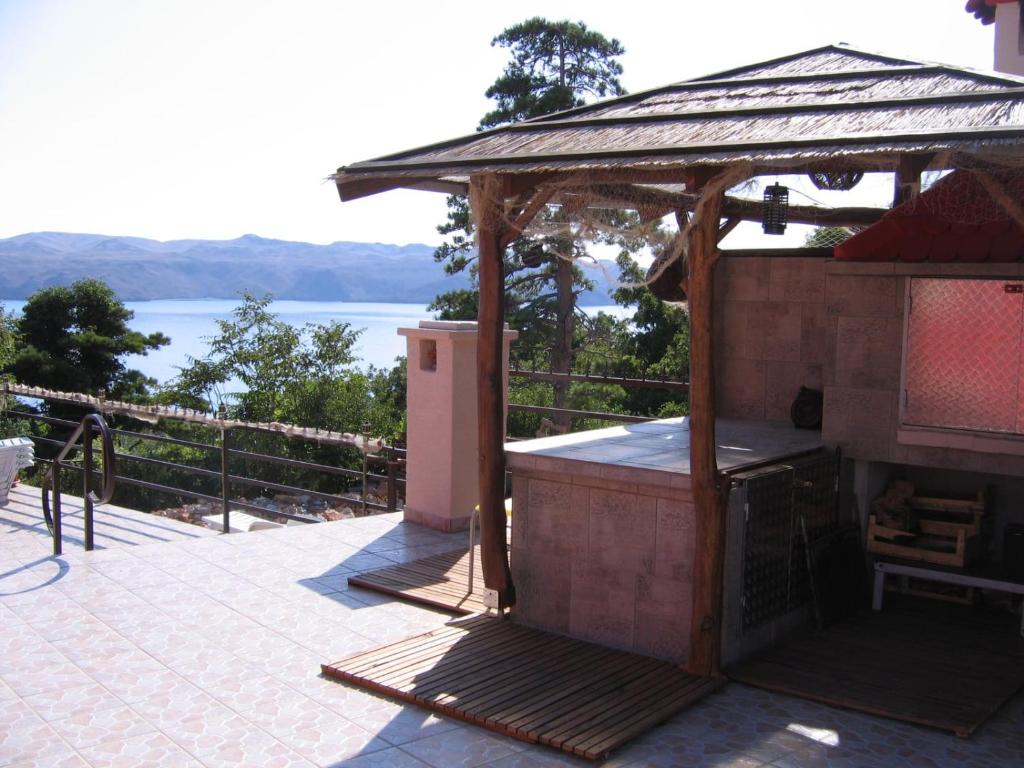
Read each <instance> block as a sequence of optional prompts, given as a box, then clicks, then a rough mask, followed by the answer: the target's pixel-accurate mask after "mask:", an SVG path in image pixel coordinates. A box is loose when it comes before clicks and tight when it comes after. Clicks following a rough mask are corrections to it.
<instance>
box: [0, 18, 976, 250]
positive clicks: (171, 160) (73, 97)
mask: <svg viewBox="0 0 1024 768" xmlns="http://www.w3.org/2000/svg"><path fill="white" fill-rule="evenodd" d="M963 6H964V0H858V1H857V2H846V1H841V0H818V1H817V2H812V1H811V0H772V1H771V2H768V1H766V0H733V1H732V2H723V1H719V2H698V1H697V0H677V2H674V3H668V2H647V1H645V0H625V1H619V2H603V1H601V0H588V2H579V1H577V2H563V1H562V0H543V2H534V1H533V0H526V1H523V2H518V3H502V4H500V5H499V4H498V3H488V2H481V0H475V1H469V2H463V1H462V0H459V1H455V0H452V1H450V2H447V1H445V0H433V2H429V1H428V2H422V1H421V2H395V1H394V0H373V1H371V2H348V1H347V0H289V1H285V0H274V1H270V0H266V1H264V0H163V1H162V2H158V1H157V0H0V237H9V236H12V235H16V234H21V233H24V232H31V231H39V230H51V231H66V232H94V233H102V234H108V235H134V236H140V237H150V238H155V239H158V240H169V239H176V238H215V239H227V238H233V237H237V236H239V235H242V234H246V233H255V234H258V235H261V236H264V237H273V238H281V239H287V240H303V241H310V242H318V243H328V242H333V241H336V240H354V241H367V242H385V243H397V244H404V243H410V242H425V243H429V244H435V243H436V242H437V241H438V239H439V236H438V235H437V233H436V230H435V227H436V225H437V224H438V223H440V222H441V221H442V220H443V219H444V196H443V195H438V194H436V193H427V192H407V191H396V192H389V193H385V194H382V195H378V196H375V197H371V198H368V199H364V200H360V201H355V202H351V203H346V204H344V205H342V204H341V203H340V202H339V201H338V197H337V193H336V191H335V189H334V186H333V185H332V184H330V183H325V182H324V178H325V177H326V176H327V175H328V174H329V173H331V172H332V171H333V170H334V169H335V168H336V167H338V166H339V165H344V164H347V163H351V162H356V161H359V160H366V159H369V158H372V157H375V156H378V155H382V154H387V153H391V152H396V151H399V150H404V149H409V148H412V147H416V146H419V145H422V144H426V143H429V142H432V141H437V140H441V139H446V138H450V137H453V136H458V135H463V134H466V133H471V132H472V131H473V129H474V128H475V126H476V124H477V122H478V121H479V119H480V117H481V116H482V115H483V113H484V112H486V111H487V110H488V108H489V104H488V101H487V100H486V99H485V98H484V96H483V93H484V91H485V90H486V88H487V86H488V85H489V84H490V83H491V82H492V81H493V80H494V79H495V78H496V77H497V76H498V75H499V74H500V72H501V70H502V68H503V66H504V63H505V61H506V56H505V52H504V51H503V50H501V49H498V48H492V47H491V46H490V41H491V39H492V38H493V37H494V36H495V35H496V34H497V33H499V32H500V31H501V30H502V29H503V28H504V27H506V26H508V25H510V24H514V23H516V22H519V21H522V20H524V19H526V18H529V17H531V16H534V15H541V16H546V17H547V18H549V19H553V20H558V19H565V18H567V19H570V20H572V21H583V22H585V23H586V24H587V25H588V26H590V27H591V28H592V29H595V30H597V31H599V32H601V33H603V34H605V35H606V36H609V37H617V38H618V39H619V40H620V41H621V42H622V44H623V45H624V47H625V49H626V54H625V55H624V56H623V57H622V58H621V62H622V65H623V67H624V68H625V74H624V76H623V78H622V80H623V85H624V86H625V87H626V88H627V90H629V91H637V90H643V89H646V88H653V87H656V86H659V85H664V84H667V83H671V82H675V81H678V80H682V79H685V78H688V77H694V76H698V75H702V74H708V73H711V72H715V71H718V70H723V69H728V68H732V67H736V66H741V65H744V64H749V63H753V62H756V61H760V60H763V59H767V58H771V57H774V56H780V55H785V54H788V53H795V52H797V51H801V50H806V49H808V48H814V47H817V46H820V45H825V44H828V43H834V42H840V41H843V42H847V43H849V44H851V45H854V46H857V47H860V48H864V49H868V50H873V51H878V52H882V53H888V54H891V55H894V56H903V57H907V58H912V59H925V60H930V61H938V62H944V63H949V64H954V65H958V66H966V67H972V68H976V69H990V68H991V65H992V45H993V40H992V34H993V33H992V28H991V27H983V26H982V25H981V24H980V23H979V22H978V21H976V20H975V19H974V18H973V17H972V16H970V15H969V14H967V13H966V12H965V11H964V10H963ZM793 202H805V201H801V200H796V199H794V200H793Z"/></svg>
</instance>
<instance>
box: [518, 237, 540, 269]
mask: <svg viewBox="0 0 1024 768" xmlns="http://www.w3.org/2000/svg"><path fill="white" fill-rule="evenodd" d="M545 256H546V254H545V253H544V244H543V243H531V244H530V245H529V246H527V247H526V249H525V250H523V251H522V253H520V254H519V257H520V258H521V259H522V261H523V266H524V267H527V268H528V269H536V268H537V267H539V266H540V265H541V264H543V263H544V258H545Z"/></svg>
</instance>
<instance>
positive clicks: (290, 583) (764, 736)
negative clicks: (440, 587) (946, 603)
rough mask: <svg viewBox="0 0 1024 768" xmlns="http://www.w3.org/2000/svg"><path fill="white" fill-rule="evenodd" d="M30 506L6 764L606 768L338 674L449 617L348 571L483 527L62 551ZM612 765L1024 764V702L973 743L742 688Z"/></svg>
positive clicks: (377, 528) (14, 562) (5, 675)
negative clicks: (448, 532)
mask: <svg viewBox="0 0 1024 768" xmlns="http://www.w3.org/2000/svg"><path fill="white" fill-rule="evenodd" d="M26 493H30V492H29V491H26ZM32 498H34V496H33V497H32ZM26 515H27V512H25V511H24V510H23V511H21V512H18V511H17V509H16V508H11V507H8V508H5V509H0V765H3V766H8V765H12V766H19V767H20V766H45V767H46V768H61V767H63V766H66V767H68V768H70V767H72V766H74V767H76V768H81V767H83V766H123V767H125V768H137V767H141V766H145V767H147V768H149V767H156V766H175V767H177V766H232V767H234V766H260V767H262V766H293V765H294V766H311V765H319V766H362V767H364V768H366V767H368V766H374V767H380V768H384V767H387V768H392V767H395V768H405V767H407V766H408V767H412V766H417V767H419V768H422V767H423V766H437V767H439V768H448V767H449V766H467V767H468V766H479V765H487V766H493V767H495V768H513V767H518V768H548V767H549V766H559V765H570V766H578V765H588V764H589V763H584V762H581V761H576V760H572V759H571V758H568V757H564V756H562V755H560V754H558V753H555V752H552V751H549V750H547V749H544V748H539V747H532V746H529V745H524V744H522V743H520V742H517V741H513V740H511V739H504V738H499V737H496V736H494V735H492V734H490V733H488V732H486V731H482V730H479V729H477V728H474V727H471V726H467V725H463V724H461V723H457V722H453V721H449V720H445V719H443V718H439V717H437V716H434V715H431V714H429V713H427V712H424V711H422V710H419V709H417V708H415V707H410V706H403V705H400V704H396V703H393V702H391V701H388V700H386V699H383V698H380V697H377V696H373V695H371V694H368V693H366V692H363V691H361V690H358V689H356V688H351V687H347V686H345V685H343V684H340V683H336V682H332V681H329V680H326V679H324V678H322V677H321V676H320V674H319V665H320V663H321V662H323V661H328V660H336V659H338V658H341V657H342V656H344V655H346V654H349V653H353V652H356V651H359V650H363V649H368V648H372V647H374V646H376V645H380V644H383V643H386V642H389V641H392V640H396V639H399V638H402V637H407V636H410V635H412V634H416V633H419V632H423V631H426V630H429V629H433V628H436V627H438V626H440V625H441V624H443V623H444V622H445V621H447V620H448V618H449V617H448V616H447V615H446V614H442V613H438V612H434V611H431V610H429V609H426V608H421V607H416V606H412V605H407V604H404V603H400V602H398V601H396V600H392V599H390V598H387V597H384V596H381V595H376V594H374V593H370V592H366V591H363V590H359V589H348V588H347V584H346V578H345V577H346V574H348V573H350V572H352V571H356V570H363V569H367V568H374V567H378V566H381V565H386V564H388V563H394V562H402V561H406V560H409V559H414V558H417V557H422V556H424V555H427V554H433V553H437V552H440V551H446V550H448V549H451V548H458V547H462V546H464V543H465V537H464V535H456V536H445V535H442V534H438V533H435V532H432V531H427V530H424V529H422V528H418V527H416V526H412V525H406V524H404V523H402V522H401V521H400V516H399V515H381V516H376V517H370V518H362V519H356V520H345V521H339V522H335V523H323V524H319V525H315V526H304V527H289V528H284V529H279V530H274V531H264V532H259V533H248V534H232V535H229V536H219V535H215V536H201V537H199V538H182V537H181V536H178V537H176V538H175V540H163V541H159V540H158V541H155V542H153V543H140V544H137V545H135V546H130V545H128V544H127V540H128V539H129V538H134V537H129V536H128V534H127V532H122V533H123V534H124V535H123V536H121V537H120V538H123V539H125V541H124V542H121V543H119V544H118V545H116V546H114V545H112V546H110V547H109V548H108V549H103V550H97V551H95V552H92V553H85V552H83V551H82V550H81V549H79V548H75V547H71V546H69V547H68V548H67V549H66V554H65V555H64V556H63V557H61V558H53V557H50V556H49V554H48V553H49V546H50V544H49V540H48V538H47V537H46V535H45V528H43V527H42V526H41V524H39V525H34V524H33V523H32V521H31V516H26ZM143 522H144V523H154V522H159V523H161V524H163V523H164V522H165V521H162V520H159V519H157V520H153V519H152V518H150V519H149V520H148V521H143ZM122 524H123V525H124V527H126V528H128V529H130V530H132V531H135V532H136V533H138V531H137V530H136V529H135V527H134V524H129V523H127V522H124V521H122ZM179 533H181V532H179ZM185 533H188V532H187V531H186V532H185ZM164 536H169V534H166V533H162V534H160V537H161V538H162V537H164ZM141 538H142V539H143V540H149V539H147V538H146V537H145V536H142V537H141ZM606 765H609V766H617V767H618V768H640V766H666V767H668V766H689V765H692V766H721V767H723V768H724V767H725V766H744V767H749V766H768V765H771V766H777V767H779V768H782V767H784V766H800V767H807V768H810V767H811V766H864V767H865V768H871V767H881V766H929V767H931V766H970V767H972V768H973V767H975V766H978V767H980V766H1016V765H1024V696H1018V697H1017V698H1016V699H1015V700H1014V701H1013V702H1012V703H1011V705H1010V706H1008V707H1007V708H1006V709H1004V711H1003V712H1001V713H1000V714H999V715H998V716H997V717H996V718H994V719H993V720H992V721H990V723H988V724H987V725H986V726H984V727H983V728H982V729H981V730H980V731H979V733H978V734H977V735H976V736H975V737H974V738H973V739H971V740H969V741H964V740H960V739H956V738H955V737H951V736H948V735H946V734H943V733H939V732H934V731H930V730H926V729H923V728H916V727H912V726H906V725H900V724H896V723H890V722H887V721H884V720H880V719H877V718H873V717H869V716H866V715H861V714H855V713H848V712H842V711H838V710H833V709H829V708H827V707H823V706H818V705H815V704H811V703H808V702H804V701H800V700H798V699H792V698H788V697H784V696H779V695H775V694H768V693H763V692H761V691H758V690H755V689H752V688H747V687H744V686H741V685H736V684H730V685H728V686H727V687H726V688H725V689H724V690H723V691H722V692H720V693H718V694H714V695H712V696H711V697H709V698H708V699H705V700H704V701H703V702H702V703H700V704H698V705H697V706H695V707H693V708H692V709H690V710H688V711H686V712H685V713H683V714H682V715H680V716H679V717H677V718H675V719H674V720H673V721H671V722H670V723H668V724H667V725H664V726H661V727H659V728H656V729H654V730H653V731H651V732H650V733H649V734H648V735H646V736H644V737H642V738H641V739H639V740H638V741H636V742H634V743H633V744H632V745H629V746H627V747H626V748H624V749H623V750H622V751H621V752H619V753H618V754H615V755H613V758H612V759H611V760H610V761H608V762H607V763H606Z"/></svg>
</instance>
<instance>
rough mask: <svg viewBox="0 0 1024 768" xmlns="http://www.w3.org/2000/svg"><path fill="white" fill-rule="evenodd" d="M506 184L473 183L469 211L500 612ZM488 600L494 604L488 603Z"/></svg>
mask: <svg viewBox="0 0 1024 768" xmlns="http://www.w3.org/2000/svg"><path fill="white" fill-rule="evenodd" d="M500 189H501V185H500V184H499V183H498V180H497V179H496V178H495V177H494V176H484V177H476V176H474V177H473V178H472V180H471V181H470V190H469V192H470V197H469V199H470V209H471V211H472V213H473V220H474V223H475V225H476V238H477V248H478V249H479V253H478V261H477V264H478V268H479V273H478V277H479V281H480V305H479V314H478V316H477V331H478V336H477V413H478V419H477V421H478V429H479V435H480V457H479V462H480V464H479V467H478V476H479V478H480V564H481V566H482V568H483V572H484V586H485V587H486V588H487V589H488V590H493V592H494V593H495V595H496V600H495V601H494V602H495V603H496V605H491V606H490V607H495V608H498V609H503V608H510V607H512V606H513V605H515V602H516V593H515V587H514V586H513V584H512V573H511V571H510V570H509V567H508V549H507V542H506V536H505V530H506V522H505V403H504V386H503V383H504V382H503V378H504V377H503V373H504V371H503V359H502V357H503V356H502V352H503V341H504V339H503V337H504V332H505V285H504V283H505V281H504V262H503V260H502V251H503V250H504V248H503V246H502V242H501V241H502V236H503V234H504V227H503V223H502V216H501V214H502V207H501V204H502V200H501V195H500ZM485 602H491V601H489V600H487V599H486V596H485Z"/></svg>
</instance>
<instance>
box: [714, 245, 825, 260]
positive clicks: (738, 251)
mask: <svg viewBox="0 0 1024 768" xmlns="http://www.w3.org/2000/svg"><path fill="white" fill-rule="evenodd" d="M833 251H834V249H833V248H831V247H829V246H823V247H821V248H723V249H722V250H720V251H719V252H718V255H719V257H721V258H723V259H831V258H832V256H833V255H834V253H833Z"/></svg>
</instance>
